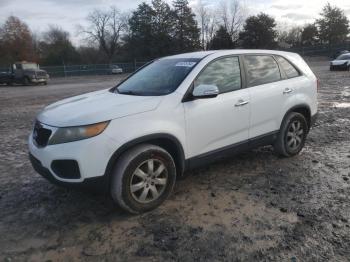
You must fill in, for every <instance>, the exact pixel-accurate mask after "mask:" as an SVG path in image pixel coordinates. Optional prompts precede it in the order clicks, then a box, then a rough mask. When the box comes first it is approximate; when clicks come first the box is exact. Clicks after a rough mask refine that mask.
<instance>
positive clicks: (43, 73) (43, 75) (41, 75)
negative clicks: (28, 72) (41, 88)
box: [36, 71, 46, 78]
mask: <svg viewBox="0 0 350 262" xmlns="http://www.w3.org/2000/svg"><path fill="white" fill-rule="evenodd" d="M36 76H37V77H43V78H45V77H46V73H45V72H40V71H38V72H36Z"/></svg>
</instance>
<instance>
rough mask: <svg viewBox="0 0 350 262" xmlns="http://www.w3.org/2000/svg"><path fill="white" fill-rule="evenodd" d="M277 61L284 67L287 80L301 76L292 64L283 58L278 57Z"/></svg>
mask: <svg viewBox="0 0 350 262" xmlns="http://www.w3.org/2000/svg"><path fill="white" fill-rule="evenodd" d="M276 60H277V61H278V63H279V65H280V66H281V67H282V70H283V71H284V73H285V74H286V76H287V78H293V77H297V76H300V73H299V71H298V70H297V69H296V68H295V67H294V66H293V65H292V64H291V63H289V62H288V61H287V60H286V59H285V58H283V57H282V56H276Z"/></svg>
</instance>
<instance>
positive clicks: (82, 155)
mask: <svg viewBox="0 0 350 262" xmlns="http://www.w3.org/2000/svg"><path fill="white" fill-rule="evenodd" d="M28 147H29V152H30V155H31V157H30V158H31V162H32V164H33V163H34V164H33V167H34V169H35V170H36V171H37V172H38V173H40V174H41V175H42V176H44V177H45V178H48V177H50V179H49V180H50V181H56V182H59V183H61V182H62V183H63V184H67V183H70V184H79V183H83V182H85V180H89V179H92V178H98V177H102V176H104V174H105V173H106V168H107V165H108V162H109V160H110V158H111V157H112V155H113V153H114V152H115V151H116V149H117V148H118V147H119V145H118V143H117V142H116V141H115V140H114V139H112V138H110V137H109V136H107V135H104V134H103V133H102V134H100V135H98V136H95V137H92V138H89V139H84V140H79V141H75V142H70V143H63V144H57V145H48V146H45V147H38V146H36V145H35V144H34V141H33V135H32V134H31V135H30V136H29V140H28ZM35 160H36V161H35ZM57 160H58V161H62V160H68V161H71V160H73V161H76V163H77V165H78V169H79V177H78V178H66V177H64V176H62V175H60V174H59V173H57V170H56V169H55V166H54V165H53V163H54V162H57ZM39 163H40V164H39ZM55 170H56V172H55Z"/></svg>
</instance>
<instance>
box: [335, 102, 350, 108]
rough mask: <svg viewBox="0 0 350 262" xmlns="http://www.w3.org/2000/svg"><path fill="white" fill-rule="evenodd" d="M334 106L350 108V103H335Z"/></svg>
mask: <svg viewBox="0 0 350 262" xmlns="http://www.w3.org/2000/svg"><path fill="white" fill-rule="evenodd" d="M333 106H334V107H337V108H348V107H350V103H334V105H333Z"/></svg>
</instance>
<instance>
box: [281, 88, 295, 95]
mask: <svg viewBox="0 0 350 262" xmlns="http://www.w3.org/2000/svg"><path fill="white" fill-rule="evenodd" d="M291 92H293V89H291V88H289V87H287V88H286V89H284V90H283V94H289V93H291Z"/></svg>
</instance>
